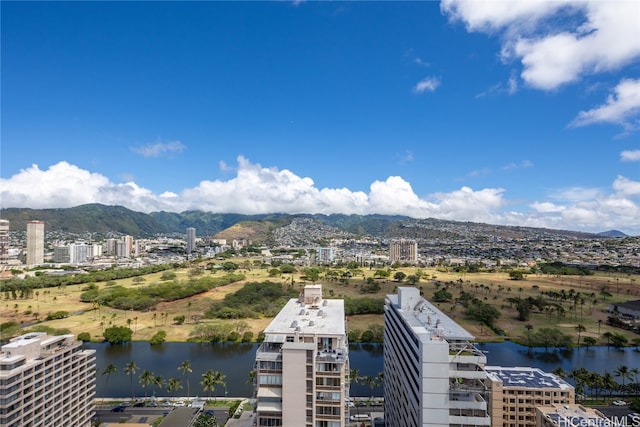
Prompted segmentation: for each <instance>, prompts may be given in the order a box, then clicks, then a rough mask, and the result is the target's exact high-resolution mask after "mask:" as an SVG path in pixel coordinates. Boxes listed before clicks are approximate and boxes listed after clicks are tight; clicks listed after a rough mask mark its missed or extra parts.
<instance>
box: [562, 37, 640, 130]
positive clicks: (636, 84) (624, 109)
mask: <svg viewBox="0 0 640 427" xmlns="http://www.w3.org/2000/svg"><path fill="white" fill-rule="evenodd" d="M639 27H640V25H639ZM638 112H640V79H638V80H632V79H625V80H622V81H621V82H620V83H619V84H618V86H616V88H615V89H614V94H612V95H609V97H608V98H607V101H606V103H605V104H604V105H602V106H600V107H597V108H594V109H592V110H589V111H581V112H580V113H579V114H578V117H576V118H575V119H574V120H573V122H571V125H572V126H585V125H589V124H592V123H617V124H622V125H624V126H625V127H627V128H629V127H632V125H631V124H629V123H627V120H628V119H629V118H630V117H631V116H633V115H636V114H637V113H638Z"/></svg>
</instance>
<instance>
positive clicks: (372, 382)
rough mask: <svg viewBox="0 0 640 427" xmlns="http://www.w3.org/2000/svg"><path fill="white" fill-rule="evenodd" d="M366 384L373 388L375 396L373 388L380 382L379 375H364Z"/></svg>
mask: <svg viewBox="0 0 640 427" xmlns="http://www.w3.org/2000/svg"><path fill="white" fill-rule="evenodd" d="M364 384H365V385H366V386H368V387H369V388H370V389H371V395H372V397H373V389H374V388H376V387H377V386H378V384H379V382H378V377H374V376H372V375H367V376H366V377H364Z"/></svg>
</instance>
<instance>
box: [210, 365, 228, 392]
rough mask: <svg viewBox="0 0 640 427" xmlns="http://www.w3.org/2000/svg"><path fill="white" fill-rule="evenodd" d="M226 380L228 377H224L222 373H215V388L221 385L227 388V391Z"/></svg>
mask: <svg viewBox="0 0 640 427" xmlns="http://www.w3.org/2000/svg"><path fill="white" fill-rule="evenodd" d="M225 378H227V376H226V375H224V374H223V373H222V372H220V371H215V372H214V373H213V386H214V387H215V386H217V385H220V386H223V387H224V388H225V390H226V388H227V383H226V382H225V381H224V379H225ZM225 395H226V393H225ZM225 397H226V396H225Z"/></svg>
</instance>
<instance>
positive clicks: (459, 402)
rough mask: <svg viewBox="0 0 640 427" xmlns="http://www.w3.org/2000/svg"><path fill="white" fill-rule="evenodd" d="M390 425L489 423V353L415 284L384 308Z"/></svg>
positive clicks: (400, 291) (389, 298)
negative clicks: (487, 387) (487, 359)
mask: <svg viewBox="0 0 640 427" xmlns="http://www.w3.org/2000/svg"><path fill="white" fill-rule="evenodd" d="M384 310H385V311H384V402H385V403H384V405H385V406H384V412H385V426H387V427H396V426H397V427H427V426H429V427H431V426H434V427H435V426H437V427H444V426H489V425H491V419H490V417H489V414H488V402H487V390H486V381H487V374H486V373H485V371H484V369H483V368H484V365H485V364H486V356H485V355H484V353H482V352H481V351H480V350H478V349H477V348H476V347H475V345H474V344H473V340H474V337H473V335H471V334H469V332H467V331H466V330H465V329H463V328H462V327H461V326H460V325H458V324H457V323H456V322H454V321H453V320H451V319H450V318H449V317H448V316H446V315H445V314H444V313H442V312H441V311H440V310H439V309H438V308H437V307H435V306H434V305H432V304H431V303H429V302H428V301H427V300H425V299H424V298H422V297H421V296H420V291H419V290H418V289H416V288H413V287H399V288H398V294H397V295H387V298H386V300H385V306H384Z"/></svg>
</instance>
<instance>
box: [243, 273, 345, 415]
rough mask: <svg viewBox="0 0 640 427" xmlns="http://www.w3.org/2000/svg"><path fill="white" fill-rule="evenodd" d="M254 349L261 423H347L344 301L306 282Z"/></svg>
mask: <svg viewBox="0 0 640 427" xmlns="http://www.w3.org/2000/svg"><path fill="white" fill-rule="evenodd" d="M264 332H265V339H264V341H263V343H262V344H261V345H260V347H259V348H258V350H257V352H256V366H255V370H256V378H255V380H256V400H257V401H256V416H257V420H256V423H257V425H258V426H296V427H345V426H346V425H347V421H346V416H347V415H348V412H347V411H348V408H347V407H346V405H345V399H346V398H348V397H349V347H348V342H347V334H346V324H345V315H344V301H343V300H334V299H332V300H326V299H323V298H322V285H307V286H305V288H304V292H303V293H302V294H301V295H300V297H299V298H297V299H291V300H289V302H288V303H287V304H286V306H285V307H284V308H283V309H282V310H281V311H280V313H278V315H277V316H276V317H275V318H274V319H273V321H272V322H271V323H270V324H269V326H268V327H267V328H266V329H265V331H264Z"/></svg>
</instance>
